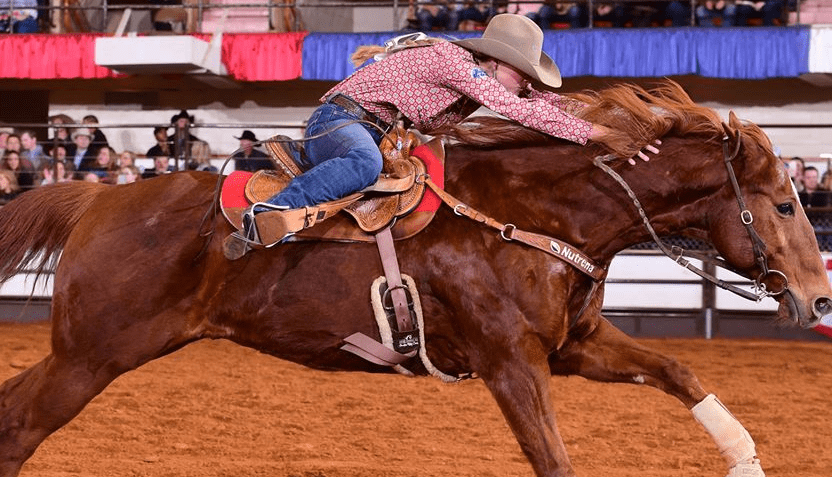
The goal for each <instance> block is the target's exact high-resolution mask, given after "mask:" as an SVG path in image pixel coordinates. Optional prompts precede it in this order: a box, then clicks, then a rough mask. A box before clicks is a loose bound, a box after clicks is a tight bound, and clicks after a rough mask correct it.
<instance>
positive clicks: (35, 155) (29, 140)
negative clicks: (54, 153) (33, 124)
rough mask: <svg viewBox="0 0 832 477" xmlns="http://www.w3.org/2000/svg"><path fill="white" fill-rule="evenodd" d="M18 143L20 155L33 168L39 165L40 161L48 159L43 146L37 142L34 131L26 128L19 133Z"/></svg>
mask: <svg viewBox="0 0 832 477" xmlns="http://www.w3.org/2000/svg"><path fill="white" fill-rule="evenodd" d="M20 144H21V146H22V150H21V151H20V157H21V158H23V159H26V160H27V161H29V162H30V163H31V164H32V166H33V167H34V168H35V169H37V168H39V167H40V163H41V162H43V161H45V160H46V159H48V157H47V156H46V154H45V153H44V152H43V146H41V145H40V144H38V136H37V134H36V133H35V131H33V130H31V129H27V130H25V131H23V132H22V133H20Z"/></svg>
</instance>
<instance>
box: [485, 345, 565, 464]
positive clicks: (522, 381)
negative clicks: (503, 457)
mask: <svg viewBox="0 0 832 477" xmlns="http://www.w3.org/2000/svg"><path fill="white" fill-rule="evenodd" d="M535 341H536V340H535V339H534V338H529V339H524V340H520V341H514V342H513V343H512V345H513V346H512V348H511V349H509V348H505V347H500V346H498V345H496V344H495V346H489V347H488V351H487V352H488V354H489V356H488V358H487V359H486V360H483V362H482V363H481V366H475V367H476V368H477V369H479V371H478V373H479V375H480V377H481V378H482V380H483V382H484V383H485V385H486V386H487V387H488V389H489V390H490V391H491V394H492V395H493V396H494V399H495V400H496V401H497V404H498V406H499V407H500V410H501V411H502V413H503V416H505V418H506V421H507V422H508V424H509V427H510V428H511V430H512V432H513V433H514V436H515V437H516V439H517V442H518V443H519V444H520V448H521V449H522V450H523V453H524V454H525V455H526V458H527V459H528V460H529V462H530V463H531V465H532V468H533V469H534V472H535V474H536V475H538V476H540V477H544V476H545V477H574V476H575V471H574V470H573V469H572V464H571V462H570V461H569V456H568V455H567V453H566V447H565V446H564V444H563V439H562V438H561V435H560V432H559V431H558V428H557V421H556V416H555V409H554V406H553V405H552V396H551V390H550V387H549V382H550V380H551V377H550V375H549V369H548V366H547V364H546V356H545V353H544V351H543V349H542V347H541V346H540V345H539V343H535Z"/></svg>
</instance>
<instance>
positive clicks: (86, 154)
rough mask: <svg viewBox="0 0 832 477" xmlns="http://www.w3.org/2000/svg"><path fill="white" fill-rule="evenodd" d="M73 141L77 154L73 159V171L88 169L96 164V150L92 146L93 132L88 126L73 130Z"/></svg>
mask: <svg viewBox="0 0 832 477" xmlns="http://www.w3.org/2000/svg"><path fill="white" fill-rule="evenodd" d="M72 142H74V143H75V156H74V157H73V159H72V170H73V171H88V170H89V169H90V167H92V165H93V164H95V151H94V150H93V148H92V147H91V146H90V143H91V142H92V133H91V132H90V130H89V129H87V128H78V129H76V130H75V131H72Z"/></svg>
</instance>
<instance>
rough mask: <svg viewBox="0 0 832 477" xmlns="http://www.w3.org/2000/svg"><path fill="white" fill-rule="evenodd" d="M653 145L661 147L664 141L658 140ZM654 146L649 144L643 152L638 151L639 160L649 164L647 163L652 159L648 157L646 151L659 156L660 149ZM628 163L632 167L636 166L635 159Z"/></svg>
mask: <svg viewBox="0 0 832 477" xmlns="http://www.w3.org/2000/svg"><path fill="white" fill-rule="evenodd" d="M653 144H655V145H656V146H660V145H661V144H662V141H661V139H656V140H655V141H654V142H653ZM653 144H648V145H646V146H644V149H643V150H641V151H638V154H637V156H638V158H639V159H641V160H642V161H644V162H647V161H649V160H650V158H649V157H647V154H646V153H645V152H644V151H647V152H652V153H653V154H658V153H659V148H657V147H656V146H654V145H653ZM628 162H629V163H630V164H632V165H636V160H635V158H633V157H631V158H630V159H629V161H628Z"/></svg>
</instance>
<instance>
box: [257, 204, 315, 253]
mask: <svg viewBox="0 0 832 477" xmlns="http://www.w3.org/2000/svg"><path fill="white" fill-rule="evenodd" d="M304 215H305V214H304V212H303V211H302V210H300V209H293V210H290V209H289V207H288V206H285V205H273V204H269V203H268V202H257V203H256V204H253V205H252V206H251V207H249V208H247V209H246V210H245V211H244V212H243V236H244V237H245V239H246V240H248V241H249V242H251V243H254V244H259V245H264V246H266V247H270V246H272V245H274V244H276V243H280V242H282V241H283V240H285V239H287V238H289V237H290V236H292V235H293V234H294V233H295V232H297V231H299V230H301V229H303V227H304V225H303V216H304Z"/></svg>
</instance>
